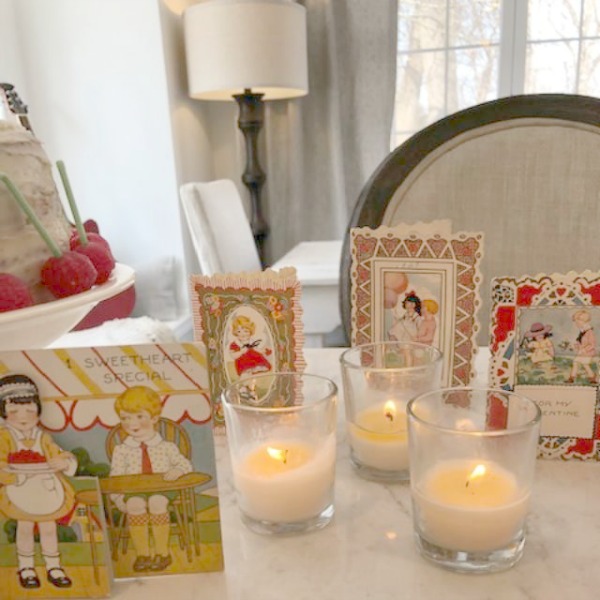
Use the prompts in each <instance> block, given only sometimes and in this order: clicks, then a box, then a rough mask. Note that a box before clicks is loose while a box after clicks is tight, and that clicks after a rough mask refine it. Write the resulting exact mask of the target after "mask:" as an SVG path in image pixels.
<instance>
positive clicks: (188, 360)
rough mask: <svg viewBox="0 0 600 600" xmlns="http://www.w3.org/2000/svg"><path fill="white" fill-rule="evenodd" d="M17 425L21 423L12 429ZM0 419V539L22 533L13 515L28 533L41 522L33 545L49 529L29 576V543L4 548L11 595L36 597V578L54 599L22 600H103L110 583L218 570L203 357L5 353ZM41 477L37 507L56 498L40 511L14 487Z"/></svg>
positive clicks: (110, 350)
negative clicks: (32, 398)
mask: <svg viewBox="0 0 600 600" xmlns="http://www.w3.org/2000/svg"><path fill="white" fill-rule="evenodd" d="M15 378H16V379H15ZM15 382H16V383H15ZM21 382H25V383H24V384H23V383H21ZM23 385H24V386H25V388H27V386H29V387H31V389H34V388H35V390H37V392H36V393H37V395H38V397H39V406H40V413H39V416H38V417H37V420H36V418H34V417H35V414H34V413H35V406H37V405H34V404H31V403H30V402H29V401H28V399H27V397H22V396H23V392H22V389H21V388H22V387H23ZM3 391H4V392H6V393H5V394H4V396H5V399H4V400H3V399H2V397H3ZM11 394H12V395H13V396H14V397H13V396H11ZM25 411H29V412H25ZM13 412H14V413H15V414H20V413H23V416H22V417H21V419H20V420H18V421H17V420H16V417H14V416H12V414H13ZM0 416H1V417H2V421H1V423H0V478H2V477H3V478H4V480H2V479H0V481H1V482H2V483H3V484H4V486H3V487H1V488H0V504H1V503H2V502H3V501H4V502H11V503H12V505H7V506H13V505H14V506H13V508H14V510H13V508H10V510H5V508H4V506H3V507H2V515H3V516H2V517H1V518H2V519H4V521H3V523H2V525H3V527H2V528H1V529H2V530H3V531H4V532H8V531H12V530H13V529H14V528H15V527H16V528H17V532H21V533H23V534H25V533H27V531H28V530H27V527H25V528H22V526H21V524H20V523H21V521H20V519H21V511H22V510H24V511H29V512H30V513H32V514H34V515H36V514H38V513H39V516H38V517H36V519H32V520H34V521H36V520H37V521H39V523H40V524H39V525H38V527H37V528H36V532H34V534H35V535H37V531H38V530H39V535H40V537H41V539H42V540H43V539H45V538H44V536H45V535H46V533H45V532H46V531H47V529H49V530H50V529H51V530H53V531H54V525H55V524H57V537H56V539H55V538H54V537H52V539H51V540H50V534H48V536H49V537H48V539H49V541H48V544H47V551H46V550H45V549H44V548H45V547H44V543H43V541H42V543H41V553H42V556H41V557H39V556H37V555H33V556H32V558H33V561H34V563H35V564H34V570H35V573H32V572H31V570H27V569H28V568H29V565H30V563H31V559H28V560H29V562H27V560H26V558H28V557H29V556H30V555H31V543H30V541H28V542H27V543H25V542H21V541H20V540H22V539H24V538H23V537H22V536H21V533H17V535H16V538H15V536H14V535H13V536H12V537H9V536H8V535H5V536H4V538H3V539H2V542H1V543H0V560H1V561H2V562H1V567H2V569H3V571H4V577H3V580H5V581H11V583H14V584H15V586H16V587H17V588H19V591H20V593H21V594H22V593H23V592H24V590H26V589H34V584H35V581H34V580H33V577H34V576H36V577H37V578H38V579H39V581H40V587H41V588H44V590H46V589H47V590H49V591H50V592H54V591H55V590H56V589H59V588H60V590H59V595H52V593H49V594H48V595H47V596H45V595H43V596H38V595H33V592H31V594H32V597H53V598H68V597H83V596H94V595H99V593H98V594H97V593H96V592H100V591H102V592H103V595H106V593H107V592H108V582H109V580H110V577H109V574H110V572H111V571H112V572H113V573H114V576H115V577H144V576H157V575H165V574H173V573H192V572H200V571H214V570H220V569H222V568H223V555H222V547H221V533H220V520H219V505H218V492H217V481H216V468H215V456H214V446H213V438H212V418H211V417H212V407H211V402H210V394H209V391H208V377H207V370H206V353H205V350H204V347H203V346H202V345H200V344H193V343H182V344H165V345H161V344H148V345H138V346H107V347H98V348H74V349H47V350H28V351H14V352H1V353H0ZM24 423H31V425H32V426H31V427H29V426H28V425H27V426H26V425H25V424H24ZM3 448H8V452H5V453H4V455H3V454H2V449H3ZM15 457H16V458H17V459H19V461H21V460H22V461H23V462H24V463H25V466H23V467H19V463H18V462H15V460H16V459H15ZM3 461H4V463H5V467H4V468H3V469H2V462H3ZM38 464H39V467H38V466H37V465H38ZM42 468H43V469H45V470H44V471H43V473H44V477H46V479H44V480H40V482H39V483H38V484H37V485H39V486H40V492H39V494H37V495H38V496H39V497H41V496H42V494H45V493H46V492H45V491H43V489H45V488H44V486H46V488H48V489H49V488H52V490H53V491H52V492H50V491H48V493H47V495H46V496H45V497H46V498H53V500H52V502H50V501H49V500H48V501H47V502H45V503H44V504H43V506H44V508H41V507H40V506H38V505H37V504H35V502H36V501H35V500H32V499H31V495H29V497H30V499H29V500H26V499H21V496H20V493H19V494H17V488H19V486H20V483H19V481H20V479H21V478H22V477H25V478H26V484H27V485H28V486H29V485H31V486H33V482H32V481H30V480H31V479H32V475H29V474H33V473H36V474H37V473H38V469H39V473H40V477H41V474H42ZM21 469H26V473H25V474H22V473H21ZM15 476H16V477H17V480H14V478H15ZM82 476H83V477H85V479H83V480H80V477H82ZM90 477H91V478H97V479H90ZM52 478H53V479H52ZM51 479H52V480H53V481H54V484H53V483H52V481H51ZM60 484H62V488H63V491H59V490H58V488H59V487H60ZM53 485H54V487H53ZM13 490H14V491H13ZM2 494H4V498H3V497H2ZM54 495H56V498H54ZM33 497H34V498H35V497H36V494H33ZM59 498H61V499H62V500H61V502H59ZM22 502H24V503H25V504H24V505H23V506H21V503H22ZM31 502H33V505H31V506H30V504H31ZM28 503H29V504H28ZM21 520H25V518H24V517H23V519H21ZM15 522H16V524H14V523H15ZM104 522H106V525H104ZM20 527H21V529H19V528H20ZM52 535H54V534H52ZM28 539H29V538H28ZM104 544H107V549H108V550H109V552H108V553H107V552H105V551H104ZM36 552H37V550H36ZM47 557H53V558H54V561H55V562H50V563H47V564H46V566H48V565H49V566H50V567H51V569H50V570H48V575H50V574H53V575H54V576H55V578H56V579H58V578H59V577H62V576H63V575H64V576H65V577H68V579H69V580H70V583H69V584H68V583H67V582H66V581H63V582H62V583H63V584H64V585H61V583H60V582H58V583H57V582H54V583H53V582H50V581H49V579H48V577H47V576H46V570H45V569H46V566H44V562H43V561H45V560H46V559H47ZM23 561H25V562H23ZM56 561H58V564H56ZM24 568H25V569H26V570H25V571H23V569H24ZM52 568H53V569H54V570H52ZM27 578H30V579H27ZM60 594H62V595H60ZM15 597H19V598H20V597H24V596H23V595H17V596H15ZM25 597H27V596H25Z"/></svg>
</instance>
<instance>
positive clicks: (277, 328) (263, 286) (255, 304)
mask: <svg viewBox="0 0 600 600" xmlns="http://www.w3.org/2000/svg"><path fill="white" fill-rule="evenodd" d="M190 287H191V297H192V315H193V319H194V338H195V339H196V340H197V341H201V342H203V343H204V344H205V345H206V348H207V354H208V376H209V382H210V390H211V397H212V402H213V406H214V419H215V424H216V425H223V423H224V418H223V411H222V409H221V400H220V394H221V392H222V390H223V389H224V388H225V387H226V386H227V385H229V384H230V383H233V382H235V381H237V380H238V379H241V378H243V377H248V376H251V375H253V374H258V373H268V372H276V371H300V372H301V371H303V370H304V367H305V361H304V355H303V353H302V347H303V345H304V333H303V329H302V307H301V305H300V291H301V290H300V283H299V281H298V279H297V277H296V270H295V269H294V268H285V269H281V270H280V271H273V270H271V269H267V270H266V271H262V272H246V273H223V274H216V275H212V276H207V275H193V276H192V277H191V278H190Z"/></svg>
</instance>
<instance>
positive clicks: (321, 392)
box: [222, 373, 337, 534]
mask: <svg viewBox="0 0 600 600" xmlns="http://www.w3.org/2000/svg"><path fill="white" fill-rule="evenodd" d="M222 401H223V409H224V413H225V427H226V435H227V441H228V445H229V452H230V456H231V468H232V473H233V483H234V487H235V491H236V497H237V502H238V505H239V509H240V512H241V516H242V520H243V522H244V523H245V524H246V525H247V526H248V527H249V528H250V529H252V530H253V531H255V532H258V533H264V534H271V533H299V532H306V531H310V530H313V529H319V528H322V527H325V526H326V525H327V524H328V523H329V522H330V521H331V519H332V517H333V513H334V498H333V494H334V475H335V457H336V412H337V386H336V385H335V383H333V382H332V381H331V380H329V379H327V378H325V377H320V376H317V375H310V374H306V373H305V374H299V373H270V374H263V375H257V376H253V377H247V378H244V379H240V380H239V381H237V382H235V383H233V384H232V385H230V386H229V387H227V388H226V389H225V390H224V391H223V393H222Z"/></svg>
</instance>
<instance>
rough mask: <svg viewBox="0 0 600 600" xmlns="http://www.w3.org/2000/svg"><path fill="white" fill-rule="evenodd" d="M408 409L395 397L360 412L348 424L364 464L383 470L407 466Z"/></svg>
mask: <svg viewBox="0 0 600 600" xmlns="http://www.w3.org/2000/svg"><path fill="white" fill-rule="evenodd" d="M406 429H407V425H406V412H405V411H404V410H402V409H401V408H399V407H398V406H397V405H396V403H395V402H394V401H392V400H388V401H387V402H385V404H383V405H381V404H380V405H378V406H371V407H369V408H367V409H365V410H363V411H361V412H359V413H358V414H357V415H356V417H355V419H354V422H349V423H348V435H349V438H350V439H349V441H350V447H351V448H352V452H353V455H354V458H355V459H356V460H357V461H358V462H359V463H360V464H362V465H365V466H368V467H373V468H375V469H379V470H381V471H403V470H405V469H408V435H407V430H406Z"/></svg>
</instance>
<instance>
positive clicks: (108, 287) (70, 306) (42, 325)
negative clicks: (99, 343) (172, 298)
mask: <svg viewBox="0 0 600 600" xmlns="http://www.w3.org/2000/svg"><path fill="white" fill-rule="evenodd" d="M134 279H135V277H134V271H133V269H132V268H131V267H128V266H127V265H123V264H120V263H117V264H116V265H115V268H114V269H113V272H112V274H111V276H110V278H109V280H108V281H107V282H106V283H103V284H102V285H97V286H94V287H93V288H92V289H90V290H88V291H87V292H83V293H81V294H76V295H74V296H69V297H68V298H62V299H60V300H54V301H52V302H45V303H44V304H36V305H35V306H30V307H28V308H20V309H18V310H11V311H8V312H5V313H0V350H27V349H32V348H45V347H46V346H48V345H49V344H51V343H52V342H53V341H54V340H56V339H58V338H59V337H61V336H62V335H64V334H65V333H67V332H69V331H70V330H71V329H72V328H73V327H75V325H77V323H79V321H81V319H83V317H85V316H86V315H87V314H88V313H89V312H90V311H91V310H92V308H94V306H96V304H98V302H101V301H102V300H106V299H108V298H111V297H112V296H115V295H116V294H118V293H120V292H122V291H123V290H125V289H127V288H128V287H129V286H131V285H132V284H133V282H134Z"/></svg>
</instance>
